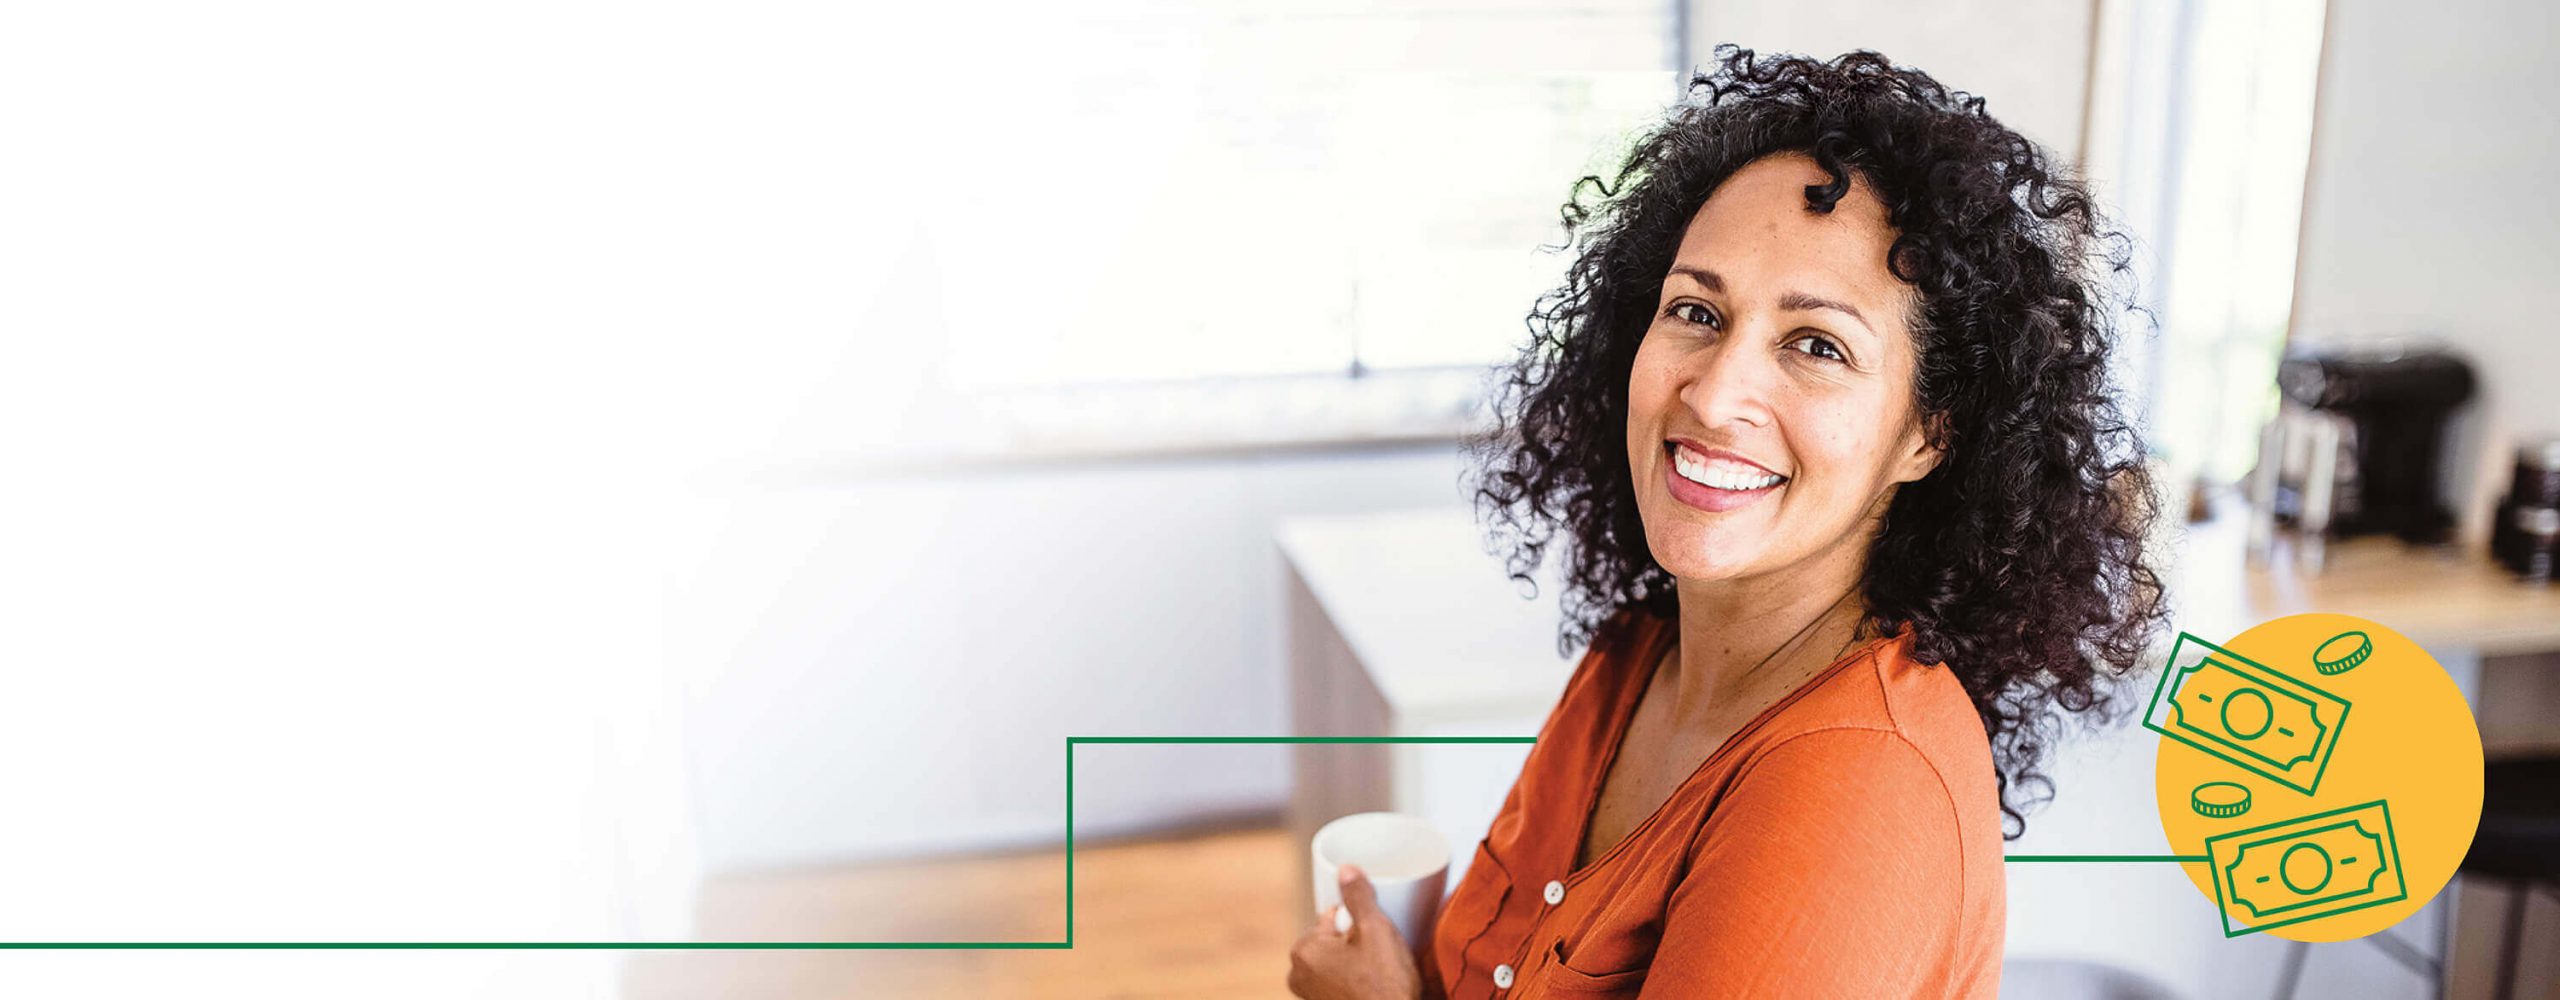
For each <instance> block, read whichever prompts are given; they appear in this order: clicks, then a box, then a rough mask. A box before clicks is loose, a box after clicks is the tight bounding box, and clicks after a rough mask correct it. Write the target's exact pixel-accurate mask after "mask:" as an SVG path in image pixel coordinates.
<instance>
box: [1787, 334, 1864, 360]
mask: <svg viewBox="0 0 2560 1000" xmlns="http://www.w3.org/2000/svg"><path fill="white" fill-rule="evenodd" d="M1787 346H1789V347H1793V348H1796V349H1798V350H1801V351H1803V352H1805V353H1806V354H1810V355H1813V356H1814V357H1817V358H1827V359H1830V360H1832V361H1847V360H1849V356H1848V355H1847V354H1843V353H1841V351H1840V345H1838V344H1834V343H1832V342H1831V339H1830V338H1828V337H1823V336H1820V335H1817V334H1811V333H1808V334H1805V335H1804V336H1801V337H1797V338H1796V339H1795V340H1794V341H1793V342H1790V343H1789V344H1788V345H1787Z"/></svg>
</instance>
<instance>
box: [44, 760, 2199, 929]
mask: <svg viewBox="0 0 2560 1000" xmlns="http://www.w3.org/2000/svg"><path fill="white" fill-rule="evenodd" d="M1537 741H1538V738H1537V737H1535V736H1069V737H1067V933H1066V937H1065V939H1064V940H1059V941H0V951H37V950H45V951H81V950H99V951H208V950H257V951H608V950H610V951H858V950H929V949H930V950H950V949H976V950H983V951H998V950H1002V951H1045V950H1063V949H1068V948H1073V947H1075V941H1076V747H1077V746H1078V745H1081V744H1086V743H1109V744H1132V743H1199V744H1232V743H1536V742H1537ZM2006 860H2008V861H2012V862H2028V863H2035V862H2046V863H2053V862H2063V863H2115V862H2155V863H2157V862H2203V861H2206V860H2207V858H2206V857H2205V856H2204V855H2183V854H2012V855H2009V856H2008V857H2007V858H2006Z"/></svg>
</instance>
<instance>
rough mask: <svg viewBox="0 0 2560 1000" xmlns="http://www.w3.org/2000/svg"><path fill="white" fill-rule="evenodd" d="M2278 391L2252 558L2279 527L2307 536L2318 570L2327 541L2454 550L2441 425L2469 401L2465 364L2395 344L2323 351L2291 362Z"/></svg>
mask: <svg viewBox="0 0 2560 1000" xmlns="http://www.w3.org/2000/svg"><path fill="white" fill-rule="evenodd" d="M2276 387H2277V389H2278V390H2279V392H2280V393H2281V394H2282V396H2283V405H2282V406H2281V407H2280V409H2279V411H2278V413H2277V415H2276V419H2275V420H2273V421H2271V422H2269V424H2268V425H2267V428H2266V430H2265V432H2264V433H2263V434H2262V435H2261V437H2260V441H2259V444H2260V452H2259V458H2258V469H2257V471H2256V472H2255V473H2253V474H2252V476H2251V481H2250V493H2251V495H2252V499H2253V500H2254V501H2255V504H2254V506H2255V508H2256V510H2257V512H2258V515H2259V518H2260V524H2259V525H2257V526H2256V527H2258V528H2259V529H2260V530H2257V531H2254V532H2253V533H2252V538H2251V541H2252V543H2253V551H2254V552H2256V553H2257V554H2259V555H2260V556H2262V557H2263V556H2264V555H2265V554H2266V552H2267V549H2268V538H2269V536H2270V535H2271V534H2272V529H2273V528H2274V525H2275V524H2276V523H2278V522H2282V523H2286V524H2290V525H2292V526H2294V527H2295V528H2297V529H2299V530H2300V532H2301V534H2302V537H2303V539H2304V541H2305V542H2306V543H2307V544H2306V545H2305V549H2306V550H2307V554H2308V555H2309V556H2310V561H2311V563H2312V565H2313V567H2314V568H2317V566H2318V564H2319V563H2320V561H2321V555H2322V545H2321V543H2323V542H2325V541H2326V540H2328V539H2332V538H2351V537H2354V536H2357V535H2373V534H2389V535H2393V536H2396V537H2398V538H2400V539H2401V540H2403V541H2407V542H2411V543H2414V544H2422V545H2433V544H2438V543H2442V542H2444V541H2446V540H2447V538H2448V537H2449V536H2450V535H2451V534H2452V530H2453V524H2454V517H2453V512H2452V510H2451V509H2450V508H2449V507H2448V506H2447V505H2446V504H2445V502H2444V496H2443V493H2442V487H2441V484H2442V482H2443V472H2444V460H2445V454H2446V451H2447V447H2446V446H2447V441H2446V439H2445V425H2446V422H2447V421H2448V420H2449V419H2451V417H2452V416H2453V413H2454V411H2455V409H2456V408H2457V407H2459V406H2461V405H2462V404H2463V403H2464V402H2466V401H2468V400H2469V399H2470V398H2471V393H2472V389H2473V387H2474V379H2473V376H2472V372H2471V366H2470V365H2469V364H2466V363H2464V362H2463V360H2462V359H2461V358H2459V357H2457V356H2455V355H2453V354H2451V353H2450V352H2447V351H2444V350H2442V349H2440V348H2434V347H2429V346H2418V345H2409V344H2405V343H2397V342H2395V343H2384V344H2376V345H2366V346H2354V347H2329V348H2318V349H2311V350H2304V351H2300V352H2297V353H2294V354H2292V355H2290V356H2288V357H2286V358H2285V359H2284V361H2283V362H2282V363H2281V364H2280V365H2278V366H2277V369H2276Z"/></svg>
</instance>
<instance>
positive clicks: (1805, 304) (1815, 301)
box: [1778, 292, 1875, 333]
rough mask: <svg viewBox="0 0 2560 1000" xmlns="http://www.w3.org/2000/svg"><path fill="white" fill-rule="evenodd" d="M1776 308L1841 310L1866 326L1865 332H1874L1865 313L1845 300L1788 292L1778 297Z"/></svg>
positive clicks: (1860, 324) (1859, 323)
mask: <svg viewBox="0 0 2560 1000" xmlns="http://www.w3.org/2000/svg"><path fill="white" fill-rule="evenodd" d="M1778 308H1780V309H1829V310H1832V311H1834V312H1843V313H1848V314H1849V318H1850V319H1854V320H1857V321H1858V325H1859V326H1863V327H1866V328H1867V332H1869V333H1874V332H1875V327H1874V326H1872V325H1869V324H1868V323H1867V317H1866V316H1865V314H1862V313H1860V312H1858V307H1856V306H1853V305H1850V304H1848V303H1846V302H1835V301H1832V300H1830V299H1826V298H1823V297H1821V296H1818V295H1807V294H1805V293H1803V292H1788V293H1787V294H1786V295H1784V296H1782V297H1780V298H1779V299H1778Z"/></svg>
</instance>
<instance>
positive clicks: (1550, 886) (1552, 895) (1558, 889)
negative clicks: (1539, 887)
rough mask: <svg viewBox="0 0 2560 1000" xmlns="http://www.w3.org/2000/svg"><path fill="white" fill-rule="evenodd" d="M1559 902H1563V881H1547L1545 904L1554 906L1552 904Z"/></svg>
mask: <svg viewBox="0 0 2560 1000" xmlns="http://www.w3.org/2000/svg"><path fill="white" fill-rule="evenodd" d="M1561 902H1564V883H1562V882H1549V883H1547V905H1548V906H1554V905H1556V904H1557V903H1561Z"/></svg>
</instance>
